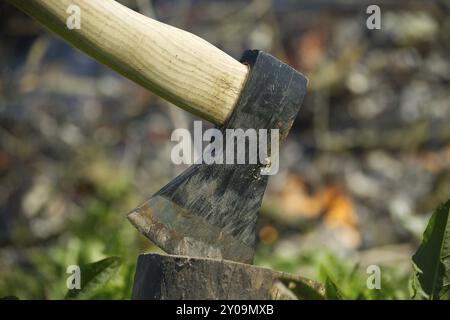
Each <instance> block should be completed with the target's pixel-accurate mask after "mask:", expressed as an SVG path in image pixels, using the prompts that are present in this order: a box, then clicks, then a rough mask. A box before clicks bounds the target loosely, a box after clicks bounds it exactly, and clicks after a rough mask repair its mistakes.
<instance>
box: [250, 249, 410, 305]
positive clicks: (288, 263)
mask: <svg viewBox="0 0 450 320" xmlns="http://www.w3.org/2000/svg"><path fill="white" fill-rule="evenodd" d="M256 262H257V264H260V265H264V266H267V267H271V268H273V269H276V270H280V271H285V272H290V273H294V274H298V275H301V276H304V277H306V278H309V279H313V280H316V281H319V282H321V283H323V284H325V290H326V291H327V284H328V297H327V294H325V297H326V298H327V299H337V298H338V299H351V300H353V299H368V300H373V299H408V298H409V297H410V294H409V290H408V283H409V278H410V272H409V270H399V269H398V268H394V267H388V266H383V267H382V277H381V289H379V290H377V289H375V290H370V289H368V288H367V285H366V281H367V277H368V276H369V275H368V274H367V273H366V268H364V267H362V266H360V265H358V264H357V263H355V262H352V258H351V257H346V256H343V257H338V256H337V255H336V254H334V253H332V252H330V251H327V250H313V251H305V252H302V253H301V254H299V255H297V256H296V255H289V256H287V255H286V256H285V255H277V254H276V252H274V253H273V252H270V248H269V247H263V246H261V247H260V248H259V250H258V253H257V256H256ZM327 279H328V280H327ZM332 287H334V288H332ZM333 290H334V291H333ZM299 297H301V296H299Z"/></svg>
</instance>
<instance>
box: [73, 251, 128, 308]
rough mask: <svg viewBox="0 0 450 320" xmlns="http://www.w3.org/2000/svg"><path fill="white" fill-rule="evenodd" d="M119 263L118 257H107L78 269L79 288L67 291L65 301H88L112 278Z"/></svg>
mask: <svg viewBox="0 0 450 320" xmlns="http://www.w3.org/2000/svg"><path fill="white" fill-rule="evenodd" d="M121 262H122V261H121V258H119V257H109V258H106V259H103V260H100V261H97V262H94V263H90V264H87V265H85V266H82V267H81V268H80V270H81V288H80V289H71V290H69V291H68V292H67V294H66V299H89V298H91V297H93V296H94V295H95V294H96V293H97V291H98V290H99V289H101V288H102V287H104V286H105V285H106V283H107V282H108V281H109V280H110V279H111V278H112V276H113V275H114V274H115V273H116V271H117V270H118V268H119V267H120V264H121Z"/></svg>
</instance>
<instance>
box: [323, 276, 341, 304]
mask: <svg viewBox="0 0 450 320" xmlns="http://www.w3.org/2000/svg"><path fill="white" fill-rule="evenodd" d="M325 298H326V299H327V300H342V299H343V296H342V293H341V291H340V290H339V289H338V287H337V286H336V284H335V283H334V282H333V280H331V278H330V277H327V279H326V281H325Z"/></svg>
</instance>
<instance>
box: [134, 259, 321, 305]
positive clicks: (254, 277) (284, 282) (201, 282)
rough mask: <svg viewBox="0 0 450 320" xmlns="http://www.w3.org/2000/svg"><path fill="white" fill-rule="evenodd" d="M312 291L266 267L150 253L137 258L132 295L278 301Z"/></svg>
mask: <svg viewBox="0 0 450 320" xmlns="http://www.w3.org/2000/svg"><path fill="white" fill-rule="evenodd" d="M291 289H292V291H291ZM294 292H295V294H294ZM314 292H316V293H318V294H319V296H320V295H321V294H322V293H323V288H322V287H321V285H320V284H318V283H316V282H314V281H312V280H308V279H305V278H303V277H299V276H294V275H291V274H287V273H284V272H278V271H273V270H271V269H268V268H263V267H258V266H254V265H249V264H243V263H238V262H234V261H228V260H218V259H209V258H192V257H186V256H175V255H160V254H155V253H150V254H143V255H140V256H139V258H138V263H137V267H136V273H135V278H134V287H133V296H132V298H133V299H139V300H141V299H145V300H148V299H150V300H164V299H170V300H186V299H196V300H197V299H198V300H206V299H217V300H247V299H255V300H256V299H258V300H280V299H297V298H302V295H304V294H307V295H308V297H311V294H312V295H314V294H315V293H314ZM319 296H317V297H319ZM317 297H315V298H317ZM313 298H314V297H313Z"/></svg>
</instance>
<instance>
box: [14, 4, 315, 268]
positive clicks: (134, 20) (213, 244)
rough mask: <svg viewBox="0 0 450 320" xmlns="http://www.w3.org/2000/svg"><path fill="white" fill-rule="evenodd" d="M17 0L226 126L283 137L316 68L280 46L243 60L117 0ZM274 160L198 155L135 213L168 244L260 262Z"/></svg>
mask: <svg viewBox="0 0 450 320" xmlns="http://www.w3.org/2000/svg"><path fill="white" fill-rule="evenodd" d="M8 1H9V2H10V3H11V4H13V5H14V6H16V7H17V8H19V9H20V10H22V11H23V12H25V13H26V14H28V15H30V16H32V17H33V18H35V19H36V20H38V21H39V22H40V23H42V24H43V25H45V26H46V27H47V28H48V29H50V30H51V31H53V32H55V33H57V34H58V35H59V36H61V37H62V38H63V39H65V40H66V41H67V42H69V43H71V44H72V45H74V46H75V47H77V48H79V49H81V50H82V51H84V52H85V53H87V54H89V55H90V56H92V57H93V58H95V59H96V60H98V61H100V62H101V63H103V64H105V65H107V66H108V67H110V68H112V69H114V70H116V71H117V72H119V73H120V74H122V75H124V76H125V77H127V78H129V79H131V80H132V81H134V82H136V83H138V84H140V85H141V86H143V87H145V88H147V89H148V90H150V91H152V92H154V93H155V94H157V95H159V96H161V97H162V98H164V99H166V100H168V101H170V102H172V103H173V104H175V105H177V106H179V107H181V108H183V109H185V110H187V111H189V112H191V113H193V114H195V115H197V116H199V117H201V118H203V119H205V120H208V121H211V122H213V123H214V124H215V125H216V126H217V127H218V128H219V129H220V130H222V131H225V130H226V129H243V130H247V129H255V130H260V129H266V130H271V129H278V130H279V131H278V132H279V137H280V140H281V142H282V141H284V140H285V138H286V136H287V134H288V132H289V129H290V128H291V125H292V123H293V121H294V120H295V117H296V115H297V113H298V110H299V108H300V105H301V103H302V101H303V97H304V94H305V91H306V85H307V80H306V78H305V77H304V76H303V75H302V74H300V73H299V72H297V71H296V70H294V69H292V68H291V67H289V66H288V65H287V64H285V63H283V62H281V61H279V60H278V59H276V58H274V57H273V56H271V55H270V54H268V53H265V52H262V51H257V50H251V51H246V52H244V54H243V56H242V58H241V60H240V61H236V60H234V59H233V58H232V57H230V56H229V55H227V54H226V53H224V52H222V51H221V50H219V49H218V48H216V47H214V46H213V45H211V44H210V43H208V42H207V41H205V40H203V39H201V38H199V37H197V36H195V35H193V34H191V33H189V32H186V31H183V30H180V29H177V28H174V27H172V26H169V25H166V24H163V23H160V22H158V21H156V20H153V19H150V18H147V17H145V16H143V15H141V14H139V13H137V12H135V11H133V10H131V9H129V8H127V7H125V6H123V5H121V4H120V3H118V2H116V1H113V0H8ZM71 15H78V16H74V17H71ZM69 18H70V19H71V18H74V19H76V18H79V22H80V23H79V28H71V27H70V26H69V23H68V19H69ZM224 145H227V144H226V143H224ZM240 150H241V151H239V150H238V151H237V152H235V155H234V156H235V157H236V158H237V157H239V156H242V154H239V152H241V153H242V152H244V153H245V154H244V155H243V156H245V159H248V156H249V154H248V153H249V151H248V149H245V150H244V151H242V149H240ZM224 151H225V152H226V150H224ZM229 151H230V150H229ZM268 156H269V159H270V157H271V156H272V155H271V154H270V151H269V154H268ZM235 163H236V162H235ZM269 165H270V161H269ZM266 166H268V164H267V162H265V163H261V162H258V163H256V164H216V163H213V164H195V165H193V166H191V167H190V168H189V169H188V170H186V171H185V172H184V173H182V174H181V175H180V176H178V177H176V178H175V179H174V180H172V181H171V182H169V183H168V184H167V185H166V186H165V187H163V188H162V189H161V190H160V191H158V192H157V193H156V194H154V195H153V196H152V197H151V198H150V199H149V200H147V201H145V202H143V203H142V204H141V205H139V206H138V207H137V208H135V209H134V210H132V211H131V212H130V213H129V214H128V219H129V220H130V221H131V223H132V224H133V225H134V226H135V227H136V228H137V229H138V230H139V231H140V232H142V233H143V234H144V235H145V236H147V237H148V238H149V239H151V240H152V241H153V242H154V243H155V244H156V245H158V246H159V247H160V248H161V249H163V250H164V251H166V252H167V253H170V254H176V255H186V256H192V257H208V258H217V259H227V260H233V261H238V262H244V263H251V262H252V260H253V256H254V251H255V244H256V222H257V218H258V210H259V208H260V206H261V202H262V198H263V195H264V191H265V188H266V185H267V179H268V176H267V175H264V174H262V171H261V170H262V169H264V168H265V167H266Z"/></svg>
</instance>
